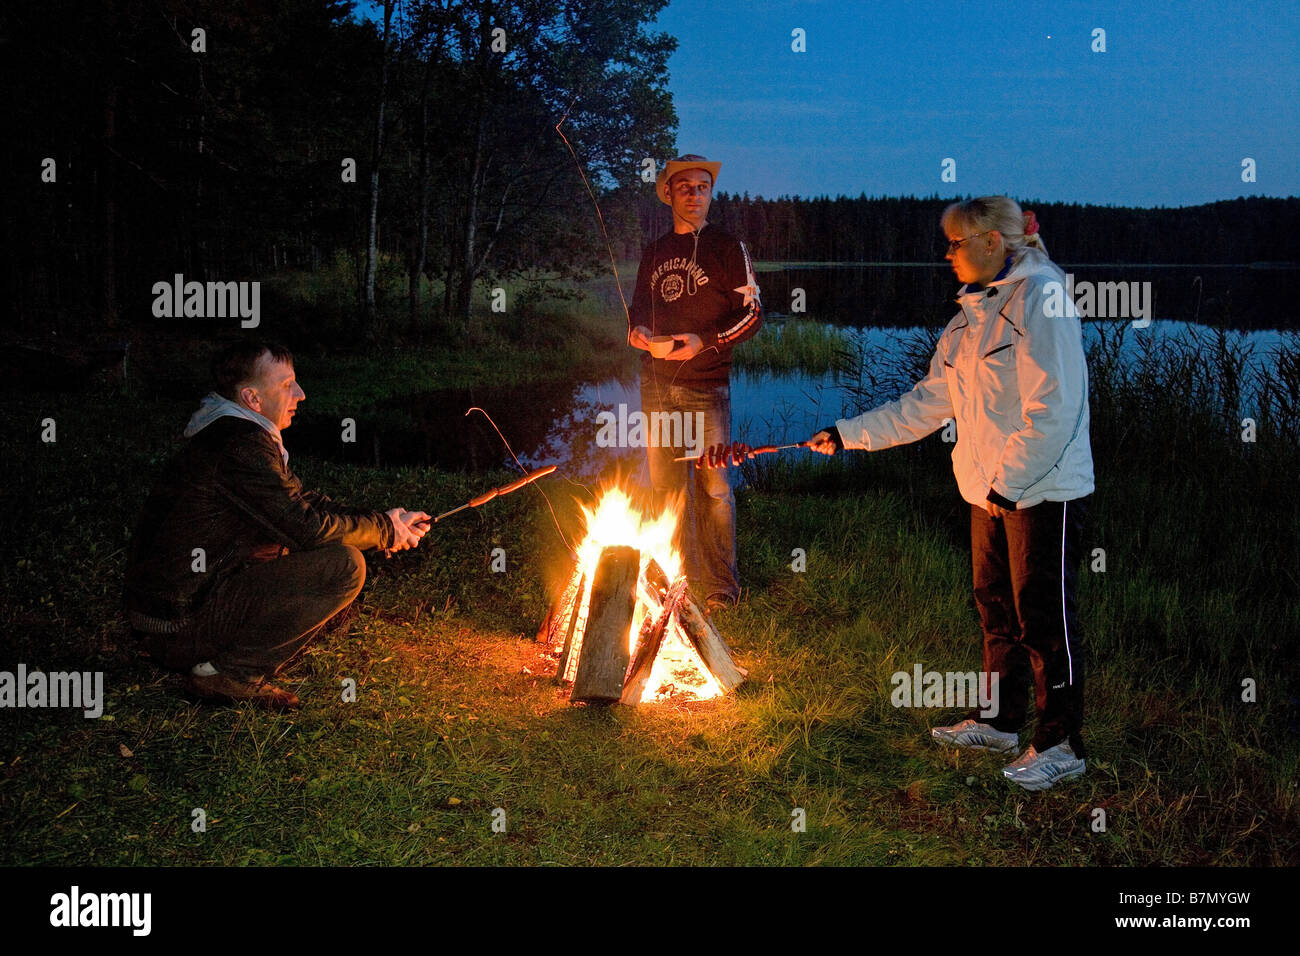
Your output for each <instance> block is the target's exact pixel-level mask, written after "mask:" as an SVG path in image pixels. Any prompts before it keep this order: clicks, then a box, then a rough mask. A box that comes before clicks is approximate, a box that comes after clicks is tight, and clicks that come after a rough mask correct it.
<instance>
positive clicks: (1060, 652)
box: [970, 498, 1088, 757]
mask: <svg viewBox="0 0 1300 956" xmlns="http://www.w3.org/2000/svg"><path fill="white" fill-rule="evenodd" d="M1087 500H1088V499H1087V498H1079V499H1076V500H1074V501H1067V502H1061V501H1044V502H1041V503H1039V504H1037V505H1034V506H1033V507H1031V508H1026V509H1024V510H1023V511H1015V512H1013V513H1011V514H1008V515H1006V516H1005V517H1002V518H993V517H991V516H990V515H989V513H988V512H987V511H986V510H985V509H984V508H981V507H976V506H974V505H972V506H971V525H970V538H971V564H972V568H973V571H974V578H975V603H976V605H977V606H978V607H979V613H980V621H981V623H982V625H983V628H984V670H985V671H986V672H987V673H988V674H989V675H990V679H992V677H993V675H997V679H998V715H997V717H995V718H993V719H991V720H988V723H990V724H992V726H994V727H996V728H997V729H998V730H1002V731H1007V732H1015V731H1019V730H1020V728H1021V727H1022V726H1023V725H1024V723H1025V719H1026V715H1027V711H1028V706H1029V685H1030V683H1031V682H1032V683H1033V687H1034V695H1035V705H1036V707H1037V710H1038V729H1037V730H1036V731H1035V733H1034V738H1033V746H1034V749H1036V750H1038V751H1039V752H1040V753H1041V752H1042V751H1043V750H1046V749H1047V748H1049V747H1054V746H1056V745H1057V744H1059V743H1060V742H1061V741H1062V740H1069V741H1070V747H1071V749H1072V750H1073V751H1074V753H1075V755H1076V756H1078V757H1083V756H1085V754H1084V749H1083V736H1082V731H1083V673H1084V655H1083V640H1082V634H1081V632H1080V630H1079V623H1078V616H1077V614H1076V608H1075V585H1076V583H1077V579H1078V573H1079V560H1080V557H1081V556H1082V549H1083V518H1084V513H1085V511H1086V503H1087ZM977 719H979V718H977Z"/></svg>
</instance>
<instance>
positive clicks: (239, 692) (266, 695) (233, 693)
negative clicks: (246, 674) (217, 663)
mask: <svg viewBox="0 0 1300 956" xmlns="http://www.w3.org/2000/svg"><path fill="white" fill-rule="evenodd" d="M185 690H186V691H187V692H188V693H190V694H191V695H192V696H194V697H197V698H198V699H199V700H211V701H218V702H220V703H224V704H237V703H239V702H240V701H244V700H248V701H252V702H253V703H254V704H257V705H258V706H259V707H265V708H266V709H268V710H293V709H294V708H296V707H298V705H299V701H298V697H297V695H296V694H291V693H289V692H288V691H287V690H282V689H281V688H279V687H276V686H275V685H274V684H268V683H267V682H266V681H265V680H259V681H249V680H241V679H239V678H238V677H232V676H230V675H229V674H222V673H216V674H213V675H211V676H210V677H200V676H198V675H197V674H186V675H185Z"/></svg>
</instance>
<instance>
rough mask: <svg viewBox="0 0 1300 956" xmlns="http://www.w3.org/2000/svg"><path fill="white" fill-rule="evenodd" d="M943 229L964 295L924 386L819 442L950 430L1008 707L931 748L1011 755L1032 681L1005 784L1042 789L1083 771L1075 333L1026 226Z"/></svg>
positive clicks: (956, 211) (991, 211)
mask: <svg viewBox="0 0 1300 956" xmlns="http://www.w3.org/2000/svg"><path fill="white" fill-rule="evenodd" d="M942 225H943V230H944V232H945V234H946V235H947V237H948V254H947V258H948V260H949V261H951V262H952V267H953V271H954V272H955V273H956V275H957V278H958V280H960V281H961V282H962V283H963V286H962V288H961V290H960V292H959V293H958V296H957V303H958V304H959V305H960V307H961V308H960V310H959V311H958V312H957V314H956V315H955V316H954V317H953V319H952V321H951V322H949V323H948V327H947V328H946V329H944V332H943V335H942V336H941V337H940V339H939V345H938V348H936V349H935V353H934V358H933V359H932V360H931V362H930V370H929V373H928V374H927V375H926V376H925V378H924V379H922V380H921V381H920V382H918V383H917V384H916V386H915V387H914V388H913V389H912V390H911V391H910V392H908V393H907V394H906V395H903V396H902V397H901V398H899V399H898V400H896V401H893V402H889V403H887V404H885V405H881V406H880V407H879V408H874V409H872V410H871V411H869V412H866V413H864V414H862V415H859V416H858V417H857V418H852V419H847V420H841V421H838V422H836V423H835V425H834V427H832V428H828V429H825V430H823V431H821V432H818V433H817V434H816V435H814V436H813V437H812V438H811V439H809V441H810V444H811V446H812V448H813V449H814V450H816V451H820V452H824V453H826V454H834V453H835V452H836V451H838V450H840V449H844V448H849V449H866V450H867V451H876V450H878V449H881V448H889V447H891V446H893V445H901V444H905V443H907V442H912V441H916V440H917V439H920V438H924V437H925V436H926V435H929V434H930V433H931V432H934V431H937V430H938V429H940V428H942V427H944V425H945V424H946V423H948V422H949V421H950V420H951V421H952V422H954V423H955V425H956V431H957V444H956V447H955V448H954V449H953V453H952V461H953V470H954V472H955V473H956V476H957V485H958V487H959V488H960V490H961V494H962V497H963V498H964V499H965V500H966V501H968V502H969V503H970V505H971V560H972V566H973V571H974V583H975V601H976V604H977V605H978V607H979V613H980V619H981V623H982V625H983V629H984V670H985V672H986V673H988V674H989V675H990V680H993V679H994V678H995V677H996V679H997V681H998V685H997V686H998V694H997V696H996V697H995V698H994V699H995V700H996V701H997V702H998V704H997V713H996V715H990V714H987V713H985V714H978V713H972V715H971V716H970V717H968V718H967V719H965V720H962V721H960V722H959V723H957V724H955V725H953V726H951V727H935V728H934V729H933V730H932V731H931V733H932V735H933V737H934V738H935V740H937V741H938V742H939V743H942V744H945V745H948V746H952V747H965V748H970V749H976V750H994V751H999V752H1004V753H1011V754H1015V753H1017V752H1018V750H1019V731H1020V729H1021V727H1022V726H1023V725H1024V723H1025V720H1026V714H1027V709H1028V684H1029V680H1030V675H1031V674H1032V680H1033V684H1034V689H1035V694H1036V704H1037V710H1038V727H1037V729H1036V731H1035V733H1034V735H1033V739H1032V741H1031V743H1030V745H1029V747H1028V749H1026V750H1025V752H1024V753H1023V754H1021V755H1020V756H1019V758H1018V759H1017V760H1016V761H1015V762H1014V763H1012V764H1010V765H1009V766H1008V767H1006V768H1005V769H1004V770H1003V774H1004V775H1005V776H1006V777H1007V778H1008V779H1009V780H1011V781H1013V782H1015V783H1018V784H1019V785H1021V786H1023V787H1025V788H1026V789H1029V790H1043V789H1046V788H1047V787H1050V786H1051V785H1052V784H1053V783H1055V782H1057V781H1059V780H1064V779H1068V778H1070V777H1075V776H1078V775H1080V774H1082V773H1083V772H1084V757H1085V754H1084V746H1083V738H1082V726H1083V654H1082V642H1081V641H1080V632H1079V627H1078V623H1077V620H1076V613H1075V579H1076V576H1077V573H1078V564H1079V559H1080V555H1081V549H1082V524H1083V514H1084V506H1085V503H1086V502H1085V499H1086V497H1087V496H1088V495H1089V494H1091V492H1092V490H1093V477H1092V451H1091V449H1090V447H1089V444H1088V369H1087V364H1086V362H1085V360H1084V353H1083V343H1082V337H1081V331H1080V326H1079V318H1078V313H1077V312H1076V311H1075V308H1074V303H1073V302H1072V301H1071V300H1070V297H1069V296H1068V295H1067V294H1066V291H1065V276H1064V274H1063V273H1062V272H1061V270H1060V269H1059V268H1058V267H1057V266H1056V265H1055V263H1053V262H1052V261H1051V260H1050V259H1049V258H1048V257H1047V250H1046V248H1045V247H1044V245H1043V242H1042V239H1041V238H1040V237H1039V235H1038V224H1037V222H1036V220H1035V218H1034V214H1033V213H1032V212H1030V213H1024V212H1022V211H1021V209H1020V207H1019V206H1018V205H1017V204H1016V203H1015V202H1014V201H1013V200H1011V199H1008V198H1007V197H1006V196H984V197H981V198H979V199H969V200H966V201H964V202H958V203H954V204H952V205H951V206H949V207H948V208H947V209H945V210H944V213H943V219H942ZM981 717H983V718H984V719H978V718H981Z"/></svg>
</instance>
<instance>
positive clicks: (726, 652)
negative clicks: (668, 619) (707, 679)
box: [677, 601, 749, 693]
mask: <svg viewBox="0 0 1300 956" xmlns="http://www.w3.org/2000/svg"><path fill="white" fill-rule="evenodd" d="M677 619H678V622H679V623H680V625H681V628H682V632H683V633H684V634H685V635H686V637H687V638H689V639H690V642H691V644H692V646H694V648H695V650H696V652H697V653H698V654H699V655H700V658H701V659H702V660H703V661H704V666H705V667H706V668H708V670H709V673H710V674H712V675H713V677H714V679H715V680H716V681H717V682H718V683H719V684H721V685H722V689H723V691H724V692H728V693H729V692H730V691H733V690H735V689H736V688H737V687H739V686H740V685H741V684H742V683H743V682H744V680H745V678H746V677H747V676H748V673H749V672H748V671H746V670H745V669H744V668H742V667H740V666H739V665H737V664H736V662H735V661H733V660H732V659H731V648H729V647H727V642H726V641H724V640H723V639H722V635H721V634H719V633H718V630H717V628H715V627H714V626H713V622H712V621H710V620H709V619H708V618H707V617H705V616H704V613H703V612H702V611H701V610H700V609H699V607H698V606H697V605H696V603H695V602H694V601H685V602H683V603H682V607H681V611H680V612H679V614H678V618H677Z"/></svg>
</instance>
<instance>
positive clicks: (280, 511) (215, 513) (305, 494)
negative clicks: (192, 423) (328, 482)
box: [126, 416, 395, 621]
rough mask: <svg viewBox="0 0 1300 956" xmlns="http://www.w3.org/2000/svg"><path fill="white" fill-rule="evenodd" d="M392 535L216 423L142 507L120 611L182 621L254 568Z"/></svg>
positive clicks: (252, 434)
mask: <svg viewBox="0 0 1300 956" xmlns="http://www.w3.org/2000/svg"><path fill="white" fill-rule="evenodd" d="M394 536H395V532H394V529H393V522H392V520H391V519H390V518H389V517H388V515H386V514H384V513H383V512H382V511H368V510H361V509H353V508H343V507H340V506H338V505H335V504H334V503H333V502H331V501H330V499H329V498H327V497H326V496H324V495H322V494H320V493H318V492H314V491H304V490H303V486H302V482H301V481H299V480H298V477H297V476H296V475H295V474H294V473H293V472H292V471H290V470H289V467H288V465H287V464H286V463H285V461H284V459H283V457H282V456H281V453H280V446H279V444H277V443H276V441H275V439H273V438H272V437H271V436H270V435H269V434H268V433H267V432H266V431H265V430H264V429H262V428H261V427H259V426H258V425H257V424H255V423H254V422H250V421H246V420H244V419H241V418H234V417H229V416H227V417H224V418H219V419H217V420H216V421H214V422H213V423H212V424H210V425H208V426H207V427H205V428H203V429H202V430H201V431H200V432H199V433H198V434H196V435H195V436H194V437H193V438H191V439H190V440H189V442H188V443H187V444H186V446H185V448H184V449H182V450H181V451H180V452H179V453H178V454H177V455H176V457H175V458H173V459H172V460H171V462H169V463H168V465H167V468H166V470H165V471H164V472H163V475H162V477H161V479H160V480H159V482H158V484H157V485H156V486H155V487H154V489H153V492H152V493H151V494H150V496H149V499H148V501H147V502H146V503H145V508H144V514H143V515H142V517H141V519H140V525H139V528H138V530H137V532H136V534H135V537H134V538H133V539H132V542H131V555H130V558H129V560H128V565H127V572H126V608H127V611H128V612H134V614H135V615H141V614H142V615H147V616H148V617H150V618H155V619H161V620H164V621H180V620H182V619H184V618H186V617H188V616H190V615H191V614H193V613H194V612H195V611H196V610H197V609H198V608H199V607H200V606H201V605H202V603H203V599H204V597H205V596H206V595H207V593H208V592H209V591H210V590H211V589H212V588H213V586H215V585H216V584H217V583H218V582H219V581H221V580H223V579H224V578H226V577H228V576H230V575H232V574H235V573H237V572H238V571H240V570H241V569H242V568H245V567H248V566H249V565H250V564H255V563H258V562H261V561H269V560H273V559H274V558H277V557H279V556H280V555H282V554H285V553H287V552H289V551H304V550H309V549H311V548H318V547H320V546H321V545H325V544H329V543H331V542H341V543H343V544H349V545H352V546H353V547H355V548H358V549H361V550H365V549H367V548H381V549H383V548H390V547H392V545H393V540H394ZM199 548H201V549H202V551H203V553H202V556H201V557H202V560H201V561H200V556H199V555H198V554H196V551H195V549H199ZM133 620H135V617H133Z"/></svg>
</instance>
